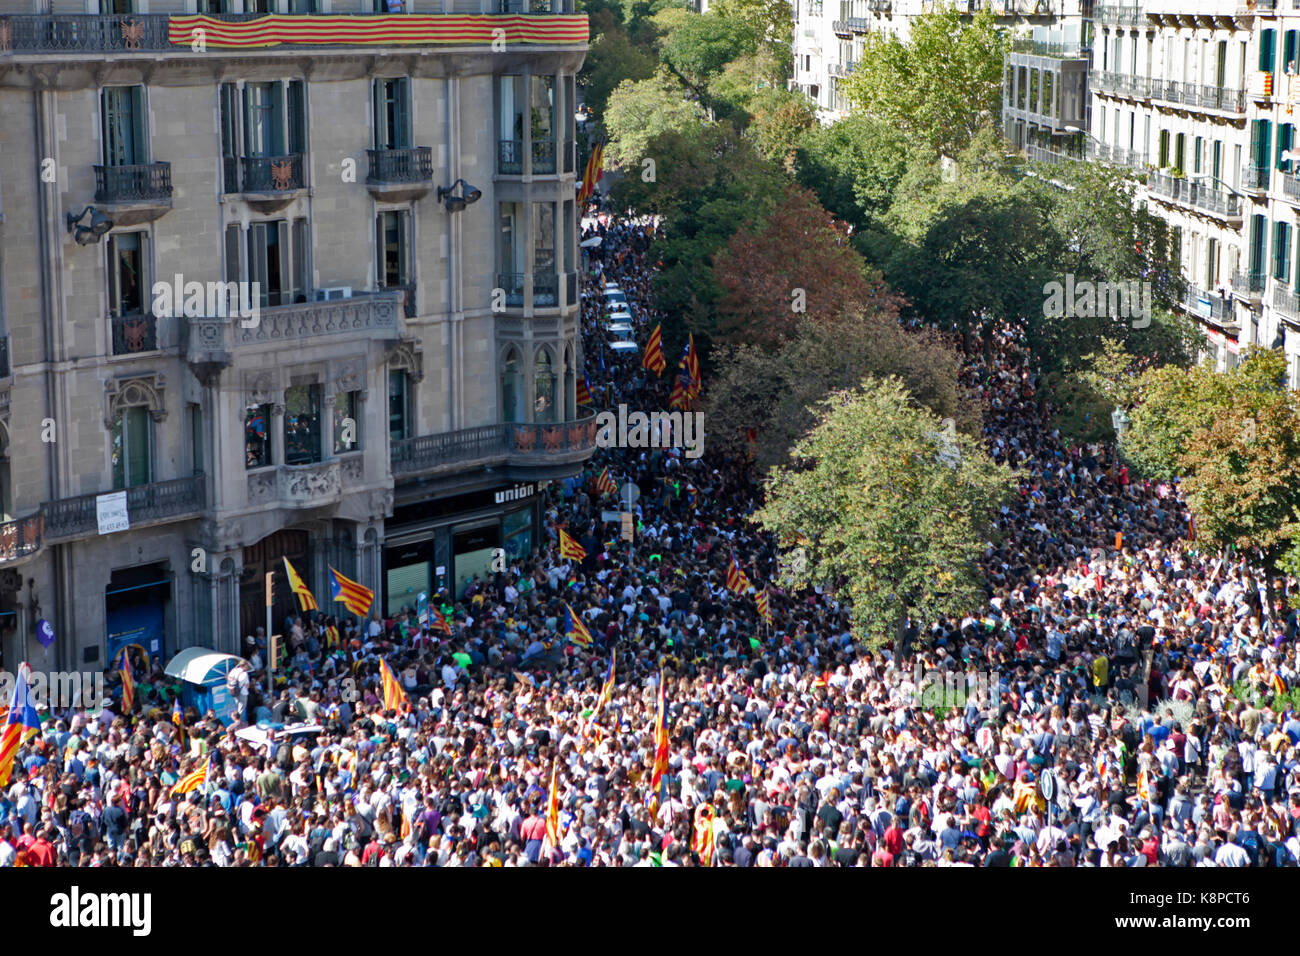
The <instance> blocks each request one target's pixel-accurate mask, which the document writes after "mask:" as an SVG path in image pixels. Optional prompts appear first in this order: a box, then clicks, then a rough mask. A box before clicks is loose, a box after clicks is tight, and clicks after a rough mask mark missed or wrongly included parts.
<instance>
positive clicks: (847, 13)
mask: <svg viewBox="0 0 1300 956" xmlns="http://www.w3.org/2000/svg"><path fill="white" fill-rule="evenodd" d="M1091 4H1092V0H793V6H794V18H795V28H794V77H793V78H792V79H791V81H790V85H791V88H792V89H798V90H801V91H803V92H804V93H805V94H807V95H808V96H809V98H811V99H812V100H813V101H814V103H815V104H816V106H817V114H818V118H819V119H820V120H821V121H822V122H823V123H833V122H834V121H835V120H837V119H840V118H841V117H843V116H844V115H845V114H846V113H847V111H848V103H847V102H846V101H845V98H844V94H843V92H842V90H841V84H842V83H843V81H844V78H845V77H847V76H848V75H849V74H851V73H852V72H853V70H854V69H855V68H856V67H857V64H858V62H859V61H860V60H861V59H862V50H863V44H864V42H865V38H866V37H867V35H868V34H870V33H886V34H891V35H894V36H897V37H898V38H899V39H900V40H904V41H906V40H907V39H908V38H909V37H910V36H911V29H912V23H913V21H915V20H916V18H917V17H919V16H921V15H922V14H926V13H933V12H935V11H938V10H940V9H944V8H946V7H953V8H955V9H956V10H957V12H958V13H959V14H961V16H962V17H971V16H974V15H975V14H977V13H978V12H979V11H980V10H981V9H982V8H984V7H985V6H987V7H988V8H989V9H991V10H992V11H993V14H994V18H995V20H996V21H997V23H998V25H999V26H1001V27H1003V28H1005V29H1008V30H1012V31H1015V32H1026V31H1028V30H1029V29H1030V28H1031V27H1033V26H1045V25H1049V24H1053V23H1058V22H1061V21H1062V20H1066V19H1069V18H1076V19H1077V18H1078V17H1079V15H1080V11H1081V10H1085V9H1090V8H1091Z"/></svg>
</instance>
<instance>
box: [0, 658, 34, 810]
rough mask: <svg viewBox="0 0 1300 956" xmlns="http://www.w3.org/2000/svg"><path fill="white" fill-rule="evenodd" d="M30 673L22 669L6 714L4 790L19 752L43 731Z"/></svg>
mask: <svg viewBox="0 0 1300 956" xmlns="http://www.w3.org/2000/svg"><path fill="white" fill-rule="evenodd" d="M29 673H30V668H28V666H27V665H26V664H25V663H24V664H20V665H19V667H18V675H17V679H16V680H15V681H14V690H13V693H12V694H11V695H10V697H9V710H8V712H7V713H6V714H5V726H4V730H3V731H0V787H4V786H7V785H8V784H9V775H10V774H11V773H12V772H13V768H14V757H15V756H17V754H18V748H19V747H21V746H22V745H23V744H24V743H26V742H27V741H29V740H31V739H32V738H33V737H35V736H36V735H37V734H38V733H40V730H41V718H40V716H39V715H38V714H37V713H36V704H35V702H34V701H33V700H32V688H31V685H30V683H29V682H28V679H27V678H28V674H29Z"/></svg>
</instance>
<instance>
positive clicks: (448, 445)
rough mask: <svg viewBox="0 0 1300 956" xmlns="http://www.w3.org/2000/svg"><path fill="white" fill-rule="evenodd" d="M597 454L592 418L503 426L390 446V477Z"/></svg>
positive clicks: (517, 423)
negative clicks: (493, 463)
mask: <svg viewBox="0 0 1300 956" xmlns="http://www.w3.org/2000/svg"><path fill="white" fill-rule="evenodd" d="M595 449H596V416H595V413H594V412H592V413H590V414H588V415H585V416H583V417H581V418H577V419H575V420H573V421H564V422H506V423H501V424H496V425H482V426H479V427H477V428H464V429H461V430H459V431H454V432H442V433H439V434H435V435H420V436H419V437H417V438H406V439H402V440H400V441H395V442H393V443H392V445H391V446H390V451H389V455H390V462H391V465H392V470H393V475H394V476H395V477H399V476H402V475H415V474H420V473H423V472H430V471H437V470H438V469H441V468H449V467H453V466H455V467H460V466H463V465H465V464H467V463H469V462H484V463H486V462H490V461H502V462H504V461H509V462H517V463H520V464H534V465H536V464H545V463H547V462H550V461H554V462H557V463H559V462H571V461H577V460H581V459H583V458H586V457H589V456H590V455H591V454H592V452H594V451H595Z"/></svg>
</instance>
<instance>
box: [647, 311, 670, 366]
mask: <svg viewBox="0 0 1300 956" xmlns="http://www.w3.org/2000/svg"><path fill="white" fill-rule="evenodd" d="M641 367H642V368H643V369H646V370H648V371H651V372H654V373H655V374H656V375H662V374H663V373H664V369H666V368H667V367H668V361H667V360H666V359H665V358H664V335H663V324H662V323H660V324H659V325H656V326H655V330H654V331H653V332H651V333H650V341H648V342H646V344H645V352H644V354H642V356H641Z"/></svg>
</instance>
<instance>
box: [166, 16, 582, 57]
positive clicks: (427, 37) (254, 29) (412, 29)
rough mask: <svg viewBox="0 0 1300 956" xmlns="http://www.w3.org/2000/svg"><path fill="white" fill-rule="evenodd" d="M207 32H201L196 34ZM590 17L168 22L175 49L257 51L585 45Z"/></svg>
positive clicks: (174, 18) (184, 18)
mask: <svg viewBox="0 0 1300 956" xmlns="http://www.w3.org/2000/svg"><path fill="white" fill-rule="evenodd" d="M199 30H202V31H203V32H202V33H201V34H200V33H197V32H196V31H199ZM589 36H590V34H589V32H588V25H587V15H586V14H558V15H553V16H545V15H543V16H538V15H535V14H529V15H527V16H500V15H486V14H472V15H466V16H447V15H437V16H430V15H420V14H395V15H392V16H384V15H378V16H351V15H346V14H337V15H331V14H313V15H312V16H309V17H304V16H284V15H279V14H267V15H266V16H264V17H258V18H257V19H256V20H239V21H229V20H222V19H220V18H217V17H209V16H204V15H203V14H192V15H187V16H172V17H169V18H168V23H167V39H168V40H169V41H170V42H171V43H172V45H173V46H190V45H191V44H193V43H195V42H198V40H199V38H200V37H201V38H202V42H203V43H205V44H206V45H207V46H208V47H211V48H215V49H222V48H241V49H244V48H253V47H271V46H279V45H281V44H285V43H289V44H292V43H301V44H309V45H312V46H332V45H336V44H337V45H350V44H375V45H381V46H387V45H396V44H426V45H427V44H435V43H442V44H458V45H462V46H465V45H477V44H484V45H487V44H491V43H492V42H494V41H497V42H503V43H527V44H533V45H545V46H555V45H568V44H585V43H586V42H587V40H588V39H589Z"/></svg>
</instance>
